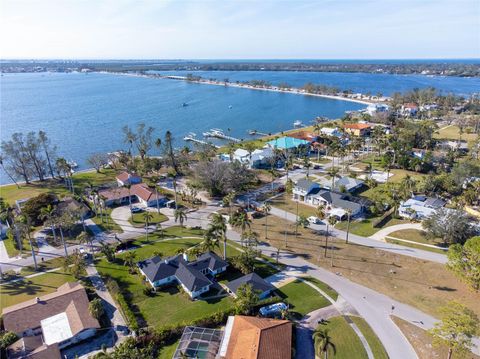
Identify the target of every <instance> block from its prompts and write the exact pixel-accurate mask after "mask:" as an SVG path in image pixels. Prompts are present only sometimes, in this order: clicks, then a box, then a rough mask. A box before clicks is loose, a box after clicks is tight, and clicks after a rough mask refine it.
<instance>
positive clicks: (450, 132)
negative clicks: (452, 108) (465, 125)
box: [433, 126, 477, 142]
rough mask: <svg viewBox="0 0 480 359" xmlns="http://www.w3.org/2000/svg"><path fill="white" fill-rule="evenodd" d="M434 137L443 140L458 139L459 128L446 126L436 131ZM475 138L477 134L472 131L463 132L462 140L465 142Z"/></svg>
mask: <svg viewBox="0 0 480 359" xmlns="http://www.w3.org/2000/svg"><path fill="white" fill-rule="evenodd" d="M433 137H434V138H438V139H444V140H459V139H460V129H459V128H458V126H448V127H446V128H443V129H441V130H439V131H438V133H436V134H434V135H433ZM476 139H477V135H476V134H474V133H465V132H464V133H463V134H462V140H464V141H467V142H474V141H475V140H476Z"/></svg>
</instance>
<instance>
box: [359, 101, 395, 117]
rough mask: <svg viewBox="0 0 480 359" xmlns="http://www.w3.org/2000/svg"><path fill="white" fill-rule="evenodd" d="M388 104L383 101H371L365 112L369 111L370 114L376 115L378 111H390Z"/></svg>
mask: <svg viewBox="0 0 480 359" xmlns="http://www.w3.org/2000/svg"><path fill="white" fill-rule="evenodd" d="M389 109H390V108H389V107H388V105H384V104H381V103H371V104H370V105H368V106H367V108H366V109H365V112H366V113H368V114H369V115H370V116H373V115H375V114H376V113H380V112H388V111H389Z"/></svg>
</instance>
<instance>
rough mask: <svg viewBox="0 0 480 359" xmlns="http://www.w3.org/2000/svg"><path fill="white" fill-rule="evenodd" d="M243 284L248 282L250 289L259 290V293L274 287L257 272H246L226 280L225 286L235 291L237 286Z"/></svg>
mask: <svg viewBox="0 0 480 359" xmlns="http://www.w3.org/2000/svg"><path fill="white" fill-rule="evenodd" d="M243 284H249V285H251V286H252V289H253V290H255V291H259V292H261V293H263V292H266V291H268V290H274V289H275V287H274V286H273V285H271V284H270V283H268V282H267V281H265V279H263V278H262V277H260V276H259V275H258V274H257V273H250V274H246V275H244V276H243V277H240V278H237V279H235V280H232V281H231V282H228V283H227V284H226V286H227V287H228V289H230V290H231V291H232V292H233V293H236V292H237V290H238V288H239V287H240V286H241V285H243Z"/></svg>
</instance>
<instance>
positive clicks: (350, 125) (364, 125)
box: [343, 123, 372, 130]
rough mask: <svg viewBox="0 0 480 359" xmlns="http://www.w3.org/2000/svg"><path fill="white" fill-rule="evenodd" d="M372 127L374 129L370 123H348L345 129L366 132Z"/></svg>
mask: <svg viewBox="0 0 480 359" xmlns="http://www.w3.org/2000/svg"><path fill="white" fill-rule="evenodd" d="M370 127H372V125H369V124H368V123H346V124H345V125H343V128H350V129H352V130H365V129H367V128H370Z"/></svg>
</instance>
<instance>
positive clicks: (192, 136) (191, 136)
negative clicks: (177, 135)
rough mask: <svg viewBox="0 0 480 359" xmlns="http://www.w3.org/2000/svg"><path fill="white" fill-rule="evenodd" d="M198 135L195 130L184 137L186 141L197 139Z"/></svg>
mask: <svg viewBox="0 0 480 359" xmlns="http://www.w3.org/2000/svg"><path fill="white" fill-rule="evenodd" d="M195 137H197V134H196V133H195V132H189V133H187V134H186V136H185V137H184V138H183V140H184V141H191V140H192V139H195Z"/></svg>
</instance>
